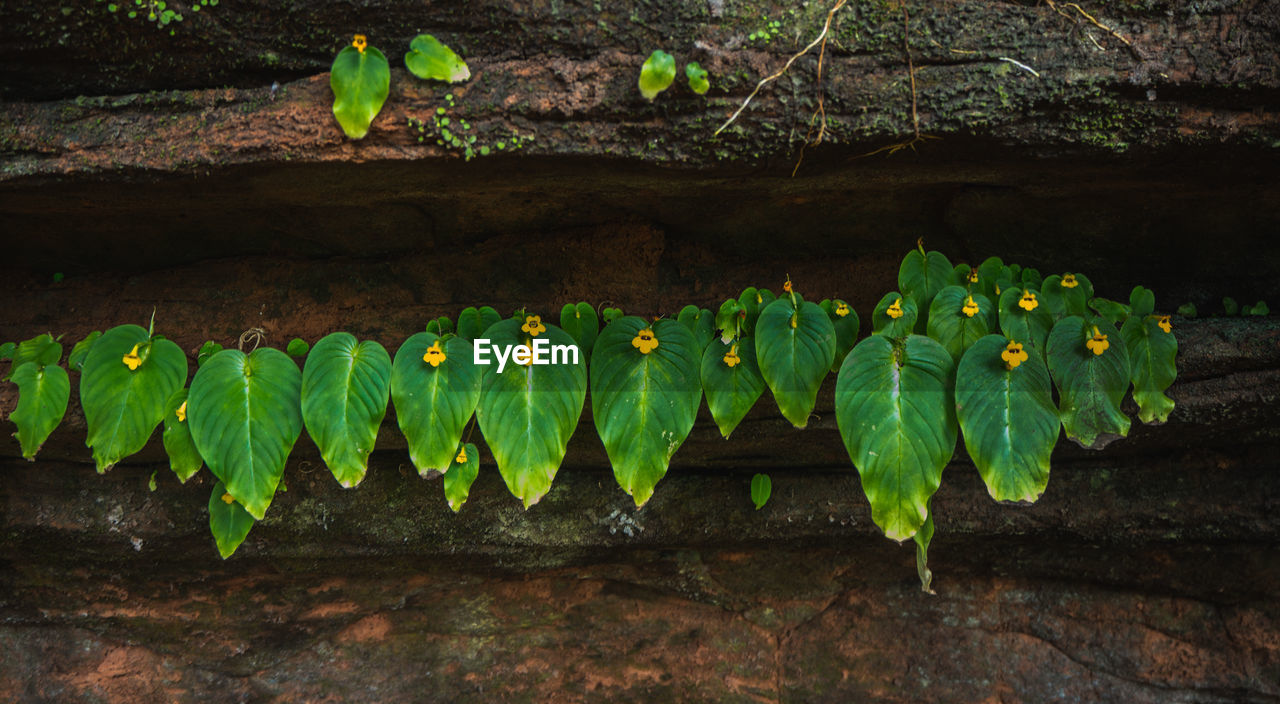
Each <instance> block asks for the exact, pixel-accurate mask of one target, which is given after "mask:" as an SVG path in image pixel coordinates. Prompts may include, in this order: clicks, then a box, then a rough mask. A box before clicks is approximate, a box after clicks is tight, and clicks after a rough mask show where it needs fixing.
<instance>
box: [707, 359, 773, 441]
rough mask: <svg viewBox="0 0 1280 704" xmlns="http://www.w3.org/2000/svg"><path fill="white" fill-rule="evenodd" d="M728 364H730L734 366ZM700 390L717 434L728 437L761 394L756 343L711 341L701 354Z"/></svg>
mask: <svg viewBox="0 0 1280 704" xmlns="http://www.w3.org/2000/svg"><path fill="white" fill-rule="evenodd" d="M730 352H732V354H730ZM735 358H736V359H735ZM729 362H733V366H730V365H729ZM702 390H703V392H704V393H706V395H707V407H708V408H710V409H711V417H712V418H713V419H714V420H715V422H716V426H718V427H719V428H720V434H721V435H722V436H724V437H725V438H728V437H729V434H730V433H732V432H733V429H734V428H736V427H738V424H739V423H741V422H742V419H743V418H745V417H746V415H747V412H748V411H750V410H751V407H752V406H754V405H755V403H756V400H757V399H759V398H760V394H762V393H764V377H762V376H760V366H759V364H758V363H757V362H756V346H755V340H753V339H751V338H749V337H746V338H740V339H737V340H732V341H730V342H724V341H722V340H720V339H719V338H717V339H714V340H712V341H711V344H709V345H707V349H706V351H704V352H703V353H702Z"/></svg>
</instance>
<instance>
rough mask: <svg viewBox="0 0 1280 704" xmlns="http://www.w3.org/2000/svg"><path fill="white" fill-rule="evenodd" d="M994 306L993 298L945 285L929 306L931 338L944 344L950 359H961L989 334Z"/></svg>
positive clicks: (957, 360) (956, 360)
mask: <svg viewBox="0 0 1280 704" xmlns="http://www.w3.org/2000/svg"><path fill="white" fill-rule="evenodd" d="M991 308H992V306H991V301H990V300H988V299H987V297H986V296H984V295H982V294H981V293H974V294H970V293H969V292H968V291H966V290H964V289H963V288H960V287H959V286H946V287H944V288H943V289H942V290H941V291H939V292H938V295H936V296H934V298H933V303H932V304H930V305H929V337H932V338H933V339H935V340H937V341H938V342H940V343H942V346H943V347H945V348H946V349H947V352H949V353H950V354H951V359H952V360H953V361H955V362H959V361H960V357H962V356H963V355H964V351H965V350H967V349H969V346H970V345H972V344H973V343H975V342H977V341H978V340H979V339H981V338H982V336H984V335H986V334H987V331H988V329H987V321H988V320H989V319H990V318H991Z"/></svg>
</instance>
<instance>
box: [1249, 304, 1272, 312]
mask: <svg viewBox="0 0 1280 704" xmlns="http://www.w3.org/2000/svg"><path fill="white" fill-rule="evenodd" d="M1249 314H1250V315H1271V308H1270V307H1268V306H1267V302H1266V301H1258V302H1257V303H1255V304H1253V310H1251V311H1249Z"/></svg>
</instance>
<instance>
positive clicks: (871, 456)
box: [9, 248, 1177, 582]
mask: <svg viewBox="0 0 1280 704" xmlns="http://www.w3.org/2000/svg"><path fill="white" fill-rule="evenodd" d="M899 288H900V290H899V291H895V292H891V293H889V294H887V295H885V296H884V297H883V298H882V299H881V300H880V302H879V303H878V304H877V305H876V307H875V309H874V311H873V312H872V324H871V328H872V334H871V335H870V336H869V337H867V338H865V339H863V340H861V341H860V342H859V341H857V340H858V333H859V328H860V322H859V317H858V315H857V313H856V312H854V311H853V309H852V307H851V306H849V304H848V303H847V302H845V301H842V300H839V299H834V300H824V301H822V302H821V303H813V302H810V301H805V300H804V299H803V298H802V297H801V296H800V295H799V294H798V293H796V292H794V291H793V290H792V287H791V284H790V282H789V281H788V282H787V284H786V285H785V286H784V290H783V293H782V294H781V295H780V296H775V295H774V294H773V293H772V292H770V291H768V290H765V289H760V290H757V289H755V288H748V289H747V290H745V291H744V292H743V293H742V295H741V296H740V297H738V298H736V299H730V300H727V301H725V302H724V303H723V304H722V305H721V306H720V308H719V310H718V312H716V313H714V314H713V313H712V312H711V311H710V310H709V309H705V308H698V307H696V306H687V307H686V308H685V309H683V310H682V311H680V313H679V315H678V316H677V317H676V318H675V319H657V320H653V321H650V320H645V319H642V318H639V317H635V316H625V315H623V313H622V311H621V310H618V309H616V308H608V309H605V310H604V311H603V315H602V316H597V311H596V309H595V308H593V307H592V306H590V305H588V304H586V303H579V304H576V305H575V304H570V305H567V306H565V307H564V309H563V310H562V311H561V315H560V325H559V326H556V325H552V324H548V323H544V322H543V321H542V320H541V318H540V317H538V316H535V315H528V314H526V313H525V312H524V311H517V312H516V313H515V314H514V315H513V316H512V317H508V318H505V319H504V318H503V317H502V316H501V315H500V314H499V313H498V312H497V311H496V310H494V309H493V308H490V307H487V306H486V307H481V308H468V309H466V310H464V311H463V312H462V314H461V315H460V316H459V319H458V321H457V325H456V328H455V326H454V324H453V322H452V321H450V320H449V319H447V318H440V319H437V320H433V321H431V322H430V323H429V324H428V325H427V330H426V331H424V332H421V333H417V334H415V335H413V336H412V337H410V338H409V339H408V340H406V341H405V342H404V343H403V344H402V345H401V346H400V348H399V349H398V350H397V351H396V354H395V357H394V359H393V358H392V357H391V355H390V354H389V353H388V352H387V350H386V349H385V348H383V347H382V345H380V344H379V343H377V342H375V341H371V340H366V341H358V340H357V339H356V338H355V337H354V336H352V335H350V334H348V333H345V332H339V333H333V334H331V335H328V336H327V337H325V338H323V339H321V340H320V341H319V342H317V343H316V345H315V346H314V347H313V348H311V349H310V351H309V353H307V354H306V361H305V365H304V367H303V369H301V370H299V369H298V365H297V363H295V362H294V361H293V360H291V359H289V357H288V356H287V355H285V354H284V353H282V352H280V351H278V350H274V349H270V348H261V349H257V350H254V351H253V352H252V353H250V354H247V355H246V354H244V353H243V352H240V351H238V350H221V349H220V348H218V346H216V345H213V344H212V343H209V344H207V345H206V347H205V348H202V350H201V353H200V355H199V357H198V362H199V369H198V371H197V372H196V374H195V376H194V379H193V380H192V382H191V386H190V389H187V388H184V385H185V382H186V380H187V358H186V356H185V355H184V354H183V352H182V350H181V349H180V348H179V347H178V346H177V345H176V344H174V343H173V342H171V341H168V340H165V339H164V338H162V337H159V336H156V335H154V334H153V331H152V330H146V329H143V328H141V327H139V326H136V325H122V326H119V327H116V328H113V329H111V330H109V331H107V332H106V333H105V334H101V335H99V334H98V333H94V334H92V335H90V336H89V337H87V338H86V339H85V340H82V341H81V342H79V343H77V345H76V346H75V348H74V349H73V350H72V352H71V355H70V358H69V366H70V367H71V368H72V369H73V370H79V371H81V381H80V400H81V404H82V406H83V407H84V413H85V418H86V423H87V425H88V438H87V445H88V446H89V447H90V448H91V449H92V451H93V456H94V459H95V461H96V463H97V466H98V469H99V471H105V470H106V469H108V468H109V467H111V466H112V465H113V464H115V463H116V462H118V461H120V460H121V459H122V458H124V457H127V456H129V455H131V454H133V453H135V452H137V451H139V450H140V449H141V448H142V447H143V446H144V445H145V443H146V442H147V439H148V438H149V437H150V435H151V434H152V432H153V431H154V429H155V428H156V426H157V425H158V424H160V423H163V424H164V435H163V439H164V446H165V449H166V450H167V451H168V454H169V458H170V463H171V466H172V468H173V470H174V472H175V473H176V474H177V475H178V477H179V478H180V479H182V480H183V481H185V480H186V479H187V478H189V477H190V476H192V475H193V474H195V473H196V472H197V471H198V470H199V469H200V467H201V466H202V465H203V464H207V465H208V466H209V468H210V470H211V471H212V473H213V474H214V476H215V477H216V478H217V479H218V485H217V487H216V488H215V490H214V493H213V496H212V497H211V499H210V515H211V526H212V529H213V532H214V534H215V537H216V538H217V542H218V546H219V549H220V551H221V552H222V554H223V556H224V557H225V556H227V555H230V554H231V552H232V551H234V550H235V548H236V547H237V546H238V545H239V544H240V542H241V541H242V540H243V539H244V537H245V535H247V532H248V529H249V527H250V526H252V524H253V521H254V520H260V519H262V518H263V516H264V515H265V513H266V511H267V508H268V507H269V506H270V504H271V501H272V498H273V496H274V494H275V492H276V489H277V487H278V485H279V483H280V480H281V477H282V474H283V471H284V466H285V461H286V459H287V457H288V455H289V452H290V451H291V449H292V447H293V445H294V443H295V442H296V440H297V439H298V437H299V435H300V433H301V431H302V429H303V428H304V427H305V428H306V430H307V432H308V433H309V435H310V436H311V437H312V439H313V440H314V441H315V442H316V444H317V446H318V447H319V448H320V451H321V454H322V457H323V459H324V461H325V463H326V464H327V465H328V467H329V469H330V470H331V471H332V472H333V474H334V476H335V478H336V479H337V480H338V482H339V483H340V484H341V485H342V486H344V487H353V486H356V485H357V484H358V483H359V482H360V481H361V479H362V478H363V477H364V475H365V471H366V467H367V462H368V457H369V454H370V452H371V451H372V450H373V448H374V445H375V441H376V436H377V433H378V431H379V428H380V426H381V423H382V420H383V417H384V415H385V413H386V410H387V406H388V403H389V402H391V403H394V405H395V409H396V418H397V421H398V424H399V427H400V430H401V432H402V433H403V434H404V436H405V438H406V439H407V441H408V448H409V455H410V458H411V459H412V461H413V464H414V466H415V467H416V468H417V469H418V470H419V472H420V473H422V474H423V475H424V476H429V475H433V474H436V473H444V477H445V481H444V484H445V493H446V496H447V498H448V500H449V503H450V505H451V507H453V509H454V510H455V511H457V510H459V509H460V508H461V506H462V504H463V502H465V500H466V497H467V494H468V492H469V489H470V486H471V483H472V482H473V481H474V479H475V477H476V474H477V472H478V466H479V465H478V458H479V453H478V451H477V448H476V447H475V446H474V445H473V444H470V443H469V442H467V441H468V439H469V438H468V437H467V435H466V432H467V427H468V424H469V422H470V421H471V419H472V417H473V415H474V417H475V419H476V420H477V421H478V425H479V427H480V430H481V432H482V434H483V435H484V439H485V441H486V443H487V445H488V447H489V450H490V451H491V453H492V454H493V457H494V459H495V461H496V463H497V466H498V470H499V472H500V474H501V475H502V478H503V479H504V481H505V482H506V485H507V487H508V488H509V489H510V491H511V493H512V494H513V495H515V496H516V497H517V498H519V499H520V500H521V501H522V502H523V504H524V505H525V506H526V507H528V506H530V505H532V504H534V503H536V502H537V501H538V500H539V499H540V498H542V497H543V496H544V495H545V494H546V493H547V491H548V490H549V489H550V487H551V484H552V481H553V479H554V477H555V475H556V472H557V470H558V469H559V467H560V464H561V461H562V460H563V458H564V454H565V448H566V446H567V444H568V441H569V438H570V436H571V435H572V434H573V432H574V431H575V429H576V428H577V425H578V420H579V417H580V415H581V412H582V409H583V406H584V403H585V399H586V396H587V393H588V390H589V391H590V394H591V397H592V413H593V420H594V422H595V427H596V430H597V432H598V433H599V436H600V438H601V440H602V441H603V444H604V447H605V449H606V451H607V453H608V456H609V460H610V463H611V464H612V467H613V471H614V474H615V476H616V478H617V481H618V483H619V485H620V486H621V487H622V488H623V489H624V490H625V491H626V492H627V493H628V494H630V495H631V496H632V497H633V499H634V500H635V503H636V505H637V506H641V505H643V504H644V503H645V502H646V501H647V500H648V499H649V498H650V497H651V496H652V495H653V492H654V490H655V487H656V485H657V484H658V482H659V480H661V478H662V477H663V476H664V475H665V473H666V471H667V467H668V466H669V463H670V461H671V458H672V456H673V455H674V454H675V452H676V451H677V450H678V449H679V447H680V445H681V444H682V443H683V442H684V440H685V438H686V437H687V436H688V434H689V432H690V430H691V429H692V427H693V423H694V419H695V417H696V415H697V411H698V408H699V406H700V404H701V400H702V398H703V397H704V396H705V398H706V400H707V406H708V407H709V409H710V412H711V415H712V417H713V419H714V420H715V422H716V424H717V426H718V427H719V429H720V432H721V433H722V435H723V436H724V437H726V438H727V437H729V435H730V434H731V433H732V432H733V430H734V429H735V428H736V427H737V426H738V424H739V423H740V422H741V421H742V420H743V418H744V417H745V416H746V414H747V412H748V411H749V410H750V409H751V408H752V407H753V406H754V404H755V403H756V401H757V400H758V399H759V397H760V396H761V395H762V394H763V392H764V389H765V388H766V387H767V388H768V389H770V391H771V393H772V396H773V398H774V400H775V401H776V403H777V405H778V408H779V410H780V412H781V413H782V415H783V416H784V417H786V418H787V419H788V420H789V421H790V422H791V423H792V424H794V425H795V426H796V427H804V426H805V425H806V424H807V422H808V419H809V417H810V414H811V413H812V411H813V408H814V404H815V401H816V397H817V393H818V389H819V387H820V385H821V384H822V381H823V379H824V378H825V377H826V376H827V374H829V373H830V372H832V371H836V372H838V377H837V381H836V395H835V401H836V418H837V424H838V426H839V429H840V433H841V436H842V438H843V440H844V443H845V446H846V448H847V450H848V452H849V455H850V458H851V459H852V460H853V463H854V465H855V466H856V467H857V469H858V471H859V473H860V475H861V479H862V486H863V489H864V492H865V493H866V496H867V498H868V500H869V502H870V504H871V508H872V517H873V519H874V520H875V522H876V524H877V525H878V526H880V527H881V529H882V530H883V531H884V533H885V535H887V536H888V537H890V538H892V539H894V540H899V541H902V540H906V539H908V538H915V539H916V541H917V543H918V547H919V551H920V558H921V562H920V566H921V575H922V579H925V575H926V573H927V570H926V569H925V567H924V556H925V553H924V551H925V550H926V549H927V543H928V538H929V536H931V535H932V515H931V514H930V511H929V502H930V499H931V497H932V496H933V494H934V492H936V491H937V489H938V487H939V485H940V482H941V474H942V470H943V468H944V467H945V466H946V464H947V463H948V462H949V461H950V459H951V457H952V454H953V451H954V449H955V446H956V440H957V434H958V433H962V434H963V437H964V443H965V447H966V449H967V450H968V453H969V455H970V457H971V458H972V459H973V461H974V463H975V465H976V466H977V468H978V471H979V472H980V474H981V475H982V478H983V480H984V481H985V482H986V484H987V487H988V489H989V491H990V493H991V495H992V496H993V497H994V498H995V499H997V500H1000V501H1034V500H1036V499H1037V498H1038V497H1039V496H1040V495H1041V494H1042V493H1043V491H1044V489H1045V486H1046V484H1047V482H1048V476H1049V457H1050V453H1051V451H1052V449H1053V447H1054V445H1055V443H1056V442H1057V439H1058V436H1059V429H1060V428H1065V431H1066V434H1067V437H1068V438H1071V439H1073V440H1075V441H1077V442H1078V443H1080V444H1082V445H1084V446H1086V447H1088V446H1094V445H1095V444H1098V443H1100V442H1102V441H1103V440H1104V439H1106V438H1108V437H1112V436H1124V435H1126V434H1127V432H1128V430H1129V424H1130V421H1129V418H1128V417H1127V416H1126V415H1125V414H1124V413H1123V412H1122V410H1121V408H1120V404H1121V401H1122V400H1123V398H1124V397H1125V395H1126V393H1127V392H1128V390H1129V388H1130V386H1131V385H1132V387H1133V397H1134V399H1135V401H1136V402H1137V404H1138V407H1139V417H1140V418H1141V419H1142V420H1143V421H1144V422H1162V421H1164V420H1165V419H1166V418H1167V417H1168V415H1169V412H1170V411H1171V410H1172V408H1173V402H1172V400H1170V399H1169V398H1168V397H1167V396H1165V395H1164V391H1165V389H1166V388H1167V387H1168V386H1169V385H1170V384H1171V383H1172V382H1173V379H1174V376H1175V373H1176V371H1175V367H1174V358H1175V356H1176V353H1177V342H1176V340H1175V338H1174V336H1173V334H1172V332H1171V327H1170V324H1169V320H1168V316H1159V315H1156V314H1155V313H1154V305H1155V301H1154V296H1153V295H1152V293H1151V292H1150V291H1149V290H1147V289H1144V288H1142V287H1138V288H1136V289H1134V291H1133V293H1132V295H1131V297H1130V301H1129V302H1128V303H1120V302H1116V301H1110V300H1106V299H1102V298H1097V297H1094V296H1093V295H1092V285H1091V283H1090V282H1089V280H1088V278H1087V277H1085V276H1084V275H1082V274H1064V275H1053V276H1048V277H1044V278H1043V279H1042V278H1041V277H1040V274H1039V273H1038V272H1036V271H1035V270H1031V269H1021V268H1019V267H1017V266H1016V265H1014V266H1006V265H1005V264H1004V263H1003V262H1001V261H1000V260H999V259H997V258H992V259H989V260H987V261H986V262H984V263H983V264H982V265H980V266H979V267H977V268H973V269H971V268H970V267H968V266H967V265H963V264H961V265H959V266H952V265H951V263H950V262H949V261H947V258H946V257H945V256H944V255H942V254H941V253H939V252H928V253H926V252H924V250H923V248H921V249H919V250H915V251H912V252H911V253H909V254H908V255H907V256H906V258H905V259H904V260H903V262H902V265H901V267H900V270H899ZM601 318H603V323H604V324H603V326H601ZM1117 324H1119V325H1120V326H1121V327H1120V329H1119V330H1117V328H1116V325H1117ZM920 333H925V334H920ZM479 338H485V339H488V340H489V341H490V342H489V344H492V345H495V346H498V347H509V346H517V345H526V346H530V347H532V346H534V345H535V343H536V342H537V341H539V340H546V341H547V344H548V345H550V346H570V345H576V346H577V347H578V348H579V349H580V350H581V351H582V354H581V355H580V357H579V358H578V359H576V360H569V359H567V358H566V359H561V360H559V361H560V363H557V364H549V365H536V364H531V365H527V366H524V365H520V364H515V363H511V364H508V365H507V366H506V367H505V369H503V370H502V371H501V372H500V371H499V366H498V365H497V364H490V365H487V366H484V365H476V364H475V363H474V355H473V341H474V340H476V339H479ZM855 343H856V344H855ZM9 353H10V354H12V356H13V359H14V363H13V367H12V371H11V376H12V379H13V381H15V382H16V383H17V384H18V386H19V390H20V398H19V404H18V408H17V410H15V411H14V413H13V415H12V416H11V419H12V420H13V421H14V422H15V423H16V424H17V425H18V433H17V436H18V438H19V440H20V442H21V444H22V448H23V453H24V455H25V456H27V457H28V458H31V457H33V456H34V455H35V453H36V451H37V449H38V448H39V446H40V444H41V443H42V442H43V441H44V439H45V438H46V437H48V435H49V433H50V432H52V430H53V429H54V427H56V426H57V424H58V423H59V422H60V420H61V418H62V416H63V414H64V413H65V409H66V405H67V400H68V397H69V393H70V384H69V378H68V375H67V372H66V370H64V369H62V368H61V367H59V366H58V364H57V363H58V361H59V359H60V358H61V354H62V352H61V345H60V344H59V343H58V342H57V341H56V340H54V339H53V338H52V337H50V336H48V335H41V336H39V337H37V338H34V339H32V340H28V341H26V342H23V343H22V344H20V345H17V346H16V347H14V348H13V349H11V350H10V351H9ZM1055 387H1056V389H1057V394H1058V401H1057V402H1056V403H1055V401H1054V398H1053V392H1054V388H1055ZM926 582H927V580H926Z"/></svg>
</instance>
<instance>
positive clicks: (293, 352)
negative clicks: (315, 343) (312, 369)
mask: <svg viewBox="0 0 1280 704" xmlns="http://www.w3.org/2000/svg"><path fill="white" fill-rule="evenodd" d="M310 350H311V345H310V344H308V343H307V341H306V340H304V339H302V338H300V337H295V338H293V339H292V340H289V345H288V346H287V347H285V348H284V351H285V352H286V353H288V355H289V356H290V357H293V358H294V359H301V358H302V357H306V356H307V352H309V351H310Z"/></svg>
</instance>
